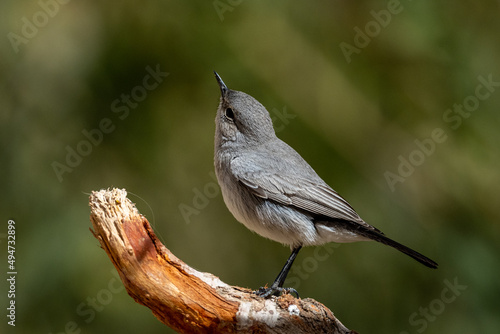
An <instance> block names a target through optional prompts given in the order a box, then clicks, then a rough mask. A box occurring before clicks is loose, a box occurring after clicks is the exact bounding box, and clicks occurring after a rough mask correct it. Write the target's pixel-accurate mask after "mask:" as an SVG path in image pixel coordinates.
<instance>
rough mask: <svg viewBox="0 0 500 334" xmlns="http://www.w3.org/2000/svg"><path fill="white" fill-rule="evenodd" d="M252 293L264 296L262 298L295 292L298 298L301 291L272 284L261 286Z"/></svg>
mask: <svg viewBox="0 0 500 334" xmlns="http://www.w3.org/2000/svg"><path fill="white" fill-rule="evenodd" d="M252 293H253V294H256V295H257V296H259V297H262V298H268V297H271V296H277V297H279V296H281V295H282V294H287V293H288V294H295V296H296V297H297V298H300V297H299V293H298V292H297V290H295V289H294V288H282V287H279V286H271V287H269V288H266V287H261V288H260V289H259V290H255V291H253V292H252Z"/></svg>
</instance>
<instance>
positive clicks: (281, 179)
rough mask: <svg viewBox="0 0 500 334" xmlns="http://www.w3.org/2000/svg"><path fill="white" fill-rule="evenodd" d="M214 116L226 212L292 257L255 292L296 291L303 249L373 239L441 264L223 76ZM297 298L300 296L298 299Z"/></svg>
mask: <svg viewBox="0 0 500 334" xmlns="http://www.w3.org/2000/svg"><path fill="white" fill-rule="evenodd" d="M214 73H215V77H216V79H217V81H218V83H219V86H220V91H221V98H220V104H219V107H218V110H217V116H216V118H215V125H216V127H215V152H214V153H215V154H214V155H215V157H214V164H215V172H216V175H217V180H218V182H219V185H220V188H221V191H222V195H223V197H224V202H225V203H226V206H227V207H228V209H229V211H231V213H232V214H233V215H234V217H235V218H236V219H237V220H238V221H239V222H241V223H243V224H244V225H245V226H246V227H247V228H249V229H250V230H252V231H254V232H256V233H258V234H260V235H261V236H263V237H266V238H269V239H271V240H274V241H277V242H280V243H282V244H285V245H289V246H290V248H291V250H292V253H291V255H290V257H289V258H288V260H287V262H286V264H285V266H284V267H283V269H282V270H281V272H280V273H279V275H278V277H277V278H276V280H275V281H274V283H273V284H272V285H271V286H270V287H267V288H260V289H259V290H257V291H255V293H256V294H258V295H260V296H262V297H269V296H271V295H279V294H281V293H282V292H295V293H297V292H296V291H295V290H294V289H287V288H283V283H284V282H285V279H286V276H287V274H288V272H289V270H290V268H291V266H292V264H293V261H294V260H295V257H296V256H297V254H298V253H299V251H300V249H301V248H302V247H303V246H317V245H322V244H325V243H328V242H339V243H346V242H354V241H365V240H375V241H378V242H381V243H383V244H385V245H388V246H391V247H394V248H395V249H397V250H399V251H401V252H403V253H405V254H406V255H408V256H410V257H412V258H414V259H415V260H417V261H418V262H420V263H422V264H424V265H426V266H427V267H430V268H437V263H436V262H434V261H432V260H431V259H429V258H427V257H425V256H424V255H422V254H420V253H418V252H416V251H414V250H412V249H410V248H408V247H406V246H404V245H402V244H400V243H398V242H396V241H394V240H392V239H389V238H388V237H386V236H385V235H384V234H383V233H382V232H381V231H380V230H378V229H376V228H375V227H373V226H371V225H369V224H368V223H366V222H365V221H364V220H363V219H361V218H360V217H359V215H358V214H357V213H356V212H355V211H354V209H353V208H352V207H351V205H350V204H349V203H347V201H346V200H345V199H343V198H342V197H341V196H340V195H339V194H338V193H337V192H335V190H333V189H332V188H331V187H330V186H329V185H328V184H326V183H325V182H324V181H323V180H322V179H321V178H320V177H319V176H318V174H316V172H315V171H314V169H313V168H312V167H311V166H309V164H308V163H307V162H306V161H305V160H304V159H303V158H302V157H301V156H300V155H299V154H298V153H297V152H296V151H295V150H294V149H293V148H291V147H290V146H289V145H287V144H286V143H285V142H283V141H282V140H280V139H279V138H278V137H276V134H275V131H274V128H273V124H272V121H271V117H270V116H269V112H268V111H267V110H266V108H265V107H264V106H263V105H262V104H260V103H259V102H258V101H257V100H256V99H254V98H253V97H251V96H250V95H248V94H245V93H243V92H239V91H234V90H231V89H228V88H227V87H226V85H225V84H224V82H223V81H222V79H221V78H220V76H219V75H218V74H217V73H216V72H214ZM297 295H298V294H297Z"/></svg>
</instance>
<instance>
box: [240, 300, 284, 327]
mask: <svg viewBox="0 0 500 334" xmlns="http://www.w3.org/2000/svg"><path fill="white" fill-rule="evenodd" d="M252 306H255V304H252V303H249V302H242V303H240V306H239V309H238V312H237V313H236V322H237V324H238V327H239V328H247V327H250V326H251V325H252V323H253V322H254V321H255V322H261V323H265V324H266V325H267V326H269V327H271V328H272V327H274V326H276V323H277V321H278V318H279V312H278V309H277V308H276V304H275V303H274V302H272V301H270V300H266V301H265V302H264V305H263V307H262V308H260V309H259V310H256V309H255V308H252Z"/></svg>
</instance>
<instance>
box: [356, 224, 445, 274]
mask: <svg viewBox="0 0 500 334" xmlns="http://www.w3.org/2000/svg"><path fill="white" fill-rule="evenodd" d="M374 232H375V231H374ZM369 234H370V235H366V236H367V237H368V238H370V239H372V240H375V241H378V242H381V243H383V244H384V245H387V246H391V247H393V248H395V249H397V250H398V251H400V252H402V253H405V254H406V255H408V256H410V257H412V258H413V259H415V260H417V261H418V262H420V263H422V264H423V265H424V266H427V267H429V268H433V269H437V267H438V264H437V263H436V262H434V261H433V260H431V259H429V258H428V257H427V256H425V255H422V254H420V253H419V252H417V251H415V250H413V249H411V248H410V247H406V246H405V245H402V244H400V243H399V242H397V241H394V240H392V239H390V238H388V237H386V236H385V235H383V234H380V233H378V232H375V233H369Z"/></svg>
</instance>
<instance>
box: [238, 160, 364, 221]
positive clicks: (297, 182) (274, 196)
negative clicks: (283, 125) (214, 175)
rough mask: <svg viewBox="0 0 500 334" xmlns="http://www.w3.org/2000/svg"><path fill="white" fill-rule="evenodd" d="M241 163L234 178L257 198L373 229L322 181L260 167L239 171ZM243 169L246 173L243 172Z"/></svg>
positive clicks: (313, 214)
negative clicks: (286, 174) (273, 171)
mask: <svg viewBox="0 0 500 334" xmlns="http://www.w3.org/2000/svg"><path fill="white" fill-rule="evenodd" d="M238 163H241V162H238V161H235V160H233V162H232V167H234V168H231V170H232V172H233V175H234V176H235V177H236V178H237V179H238V181H240V182H241V184H243V185H244V186H246V187H247V189H249V190H250V191H251V192H252V193H253V194H254V195H255V196H258V197H261V198H265V199H269V200H273V201H276V202H278V203H280V204H283V205H287V206H294V207H296V208H298V209H300V210H303V211H306V212H308V213H310V214H311V215H312V216H320V217H325V218H331V219H332V220H347V221H351V222H356V223H359V224H361V225H364V226H366V227H369V228H373V227H372V226H371V225H369V224H367V223H365V222H364V221H363V220H362V219H361V218H360V217H359V216H358V214H357V213H356V212H355V211H354V209H353V208H352V207H351V205H350V204H349V203H348V202H347V201H346V200H345V199H343V198H342V197H341V196H340V195H339V194H338V193H337V192H336V191H334V190H333V189H331V188H330V187H329V186H328V185H326V184H325V183H324V182H321V181H322V180H321V179H319V180H318V182H315V181H312V180H308V179H305V178H301V177H300V176H298V175H293V174H292V176H290V177H288V176H285V175H282V174H278V173H271V172H268V171H266V170H263V169H259V168H254V169H253V170H249V168H248V166H247V168H238V166H237V164H238ZM233 164H234V165H233ZM242 170H245V172H241V171H242ZM294 174H295V173H294ZM297 174H298V173H297Z"/></svg>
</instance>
